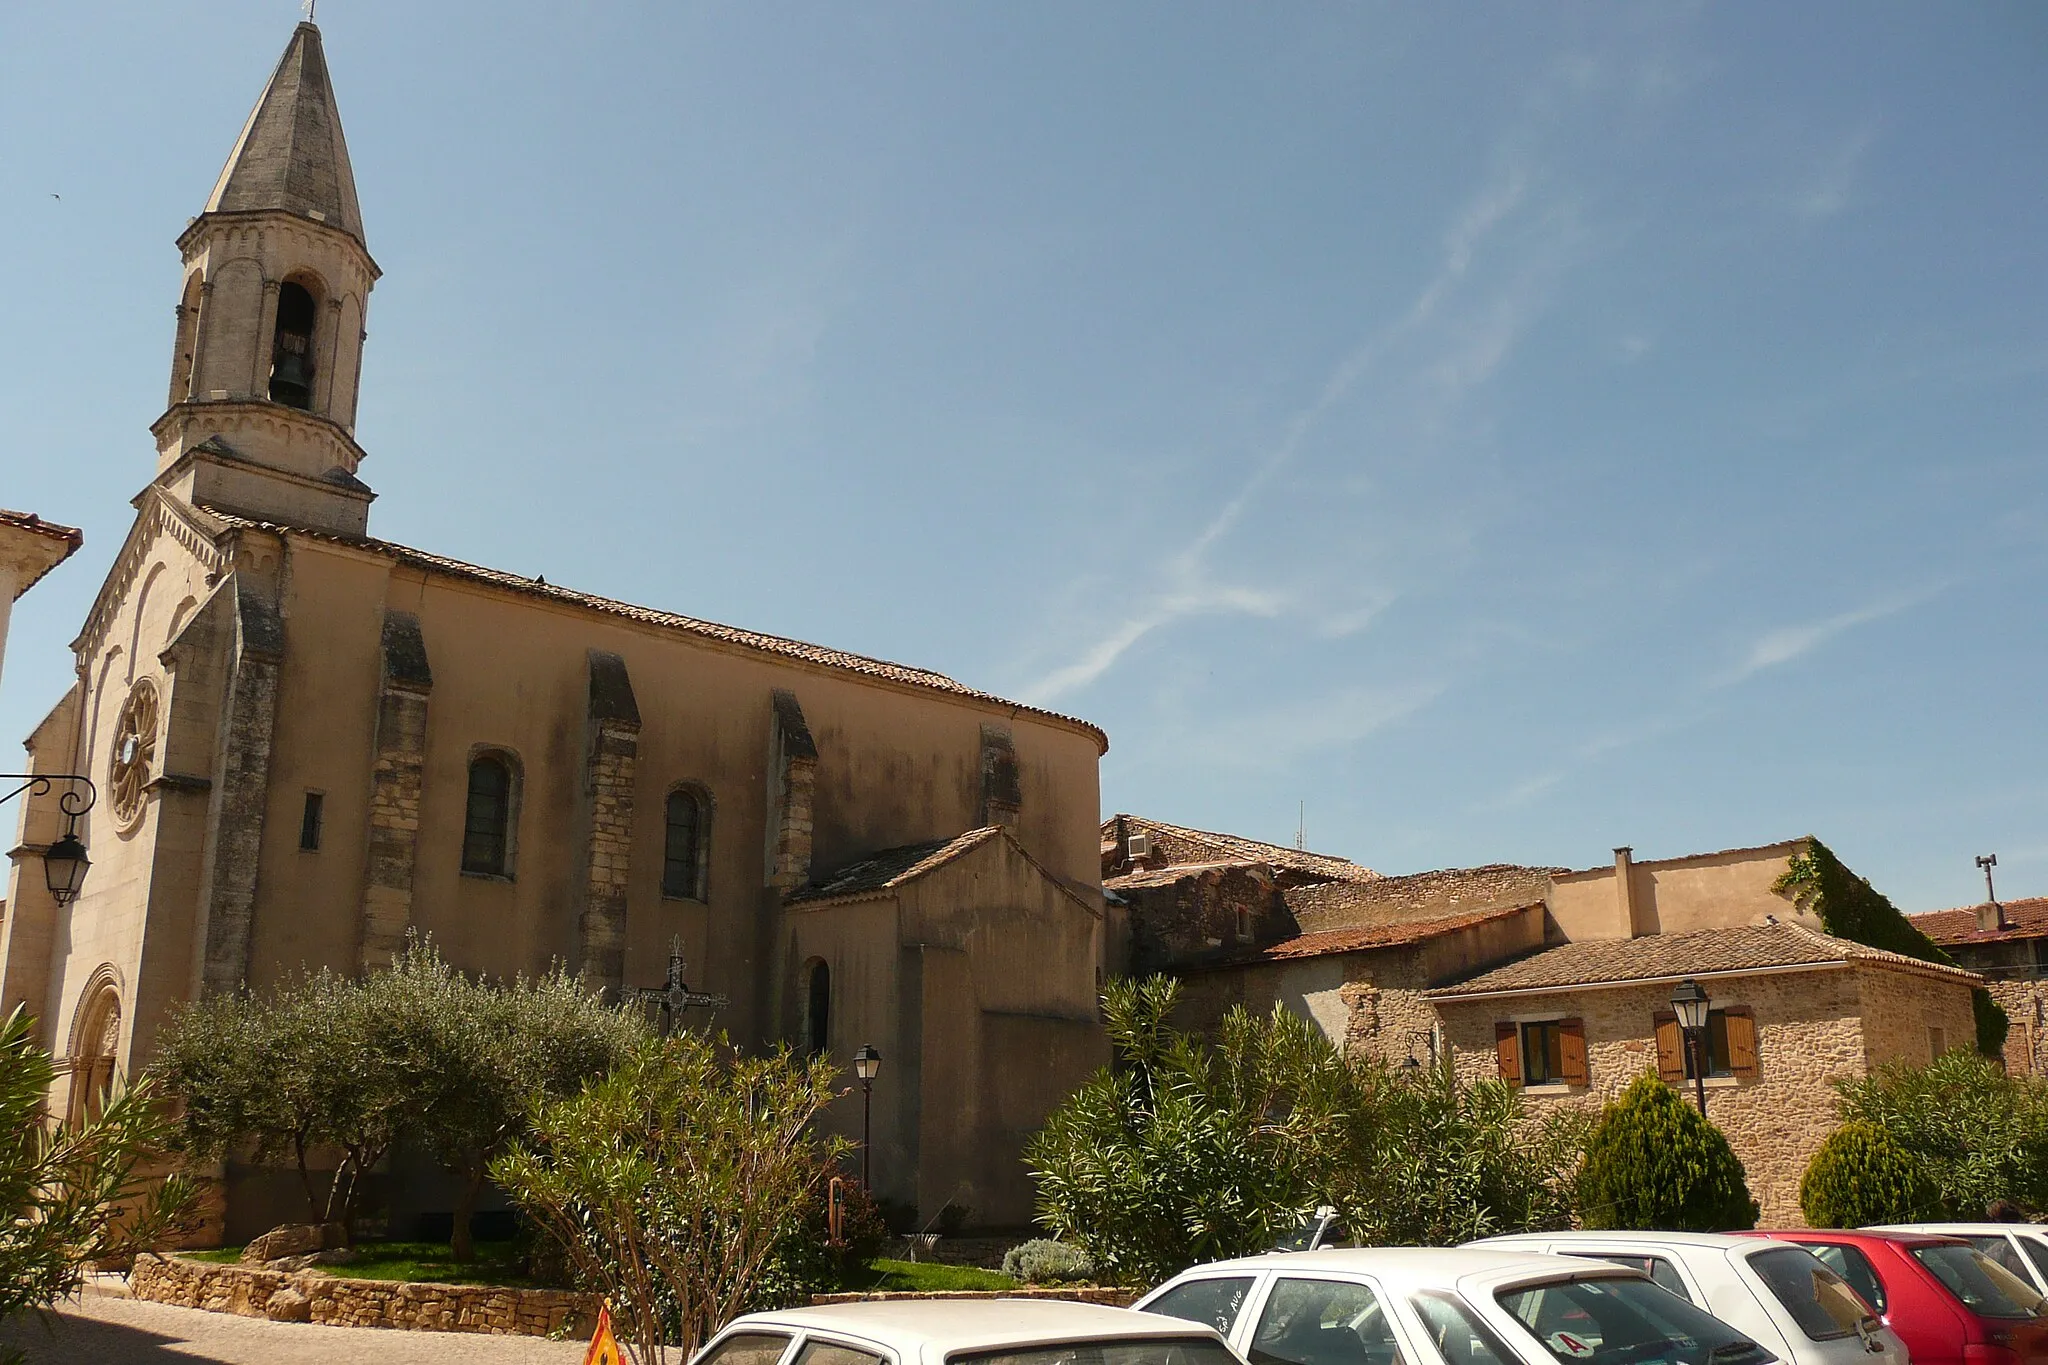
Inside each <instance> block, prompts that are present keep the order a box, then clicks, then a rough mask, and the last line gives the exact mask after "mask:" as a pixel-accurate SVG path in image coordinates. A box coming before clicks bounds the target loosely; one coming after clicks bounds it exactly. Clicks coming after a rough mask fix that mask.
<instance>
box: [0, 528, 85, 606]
mask: <svg viewBox="0 0 2048 1365" xmlns="http://www.w3.org/2000/svg"><path fill="white" fill-rule="evenodd" d="M0 526H7V527H12V528H13V529H14V530H17V531H26V532H28V533H29V534H30V535H33V536H41V537H43V538H44V539H45V540H48V541H49V542H50V544H49V545H48V546H47V547H43V550H42V552H43V553H45V554H46V555H47V558H46V559H45V561H44V562H43V563H42V564H41V565H39V566H37V565H34V559H35V556H34V555H30V556H27V558H28V559H29V561H30V565H29V567H34V569H35V572H34V573H33V574H31V575H30V577H29V579H28V581H27V582H24V583H17V584H15V585H14V595H15V596H16V597H19V596H21V595H22V594H23V593H25V592H27V591H28V590H29V589H30V588H33V587H34V586H35V585H36V584H37V583H39V582H41V581H42V577H43V575H44V574H46V573H48V572H49V571H50V570H52V569H54V568H56V567H57V566H58V565H59V564H62V563H63V562H64V561H65V560H67V559H69V558H71V556H72V554H73V552H75V551H76V550H77V549H78V547H79V546H81V545H83V544H85V533H84V532H83V531H80V530H79V529H78V528H77V527H76V526H59V525H58V524H57V523H56V522H54V521H44V520H43V519H42V518H41V517H39V516H37V515H36V514H35V513H33V512H10V511H8V510H7V509H6V508H4V507H0ZM34 543H35V542H33V541H31V542H29V544H30V545H33V544H34Z"/></svg>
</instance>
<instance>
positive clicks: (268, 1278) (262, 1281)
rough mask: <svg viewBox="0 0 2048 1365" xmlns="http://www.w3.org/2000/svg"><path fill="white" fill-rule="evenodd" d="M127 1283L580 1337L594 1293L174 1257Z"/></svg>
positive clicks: (262, 1312)
mask: <svg viewBox="0 0 2048 1365" xmlns="http://www.w3.org/2000/svg"><path fill="white" fill-rule="evenodd" d="M128 1288H129V1292H130V1293H131V1294H133V1295H134V1296H135V1297H136V1298H138V1299H147V1300H149V1301H150V1302H152V1303H168V1304H173V1305H176V1306H178V1307H181V1308H204V1309H207V1310H208V1311H210V1312H215V1313H233V1314H236V1315H238V1316H240V1317H245V1318H267V1317H273V1316H275V1317H280V1318H283V1317H289V1318H291V1319H294V1320H297V1321H306V1322H317V1323H326V1324H329V1325H331V1326H336V1327H395V1328H405V1329H409V1330H411V1331H416V1332H482V1333H487V1334H490V1335H493V1336H536V1337H537V1336H549V1335H568V1336H581V1335H584V1334H586V1333H588V1332H589V1331H590V1330H591V1326H592V1324H593V1323H594V1322H595V1321H596V1319H597V1300H596V1298H595V1297H594V1296H592V1295H588V1294H577V1293H572V1292H570V1291H568V1290H563V1289H503V1288H493V1287H490V1286H485V1285H455V1284H410V1283H403V1282H400V1281H397V1280H349V1279H342V1278H339V1277H337V1276H332V1275H323V1274H320V1273H319V1272H317V1271H311V1270H301V1271H296V1272H293V1273H286V1272H284V1271H281V1270H260V1269H256V1268H254V1267H251V1266H239V1265H214V1264H211V1263H209V1262H205V1261H192V1260H187V1259H185V1258H184V1257H182V1256H144V1257H141V1258H140V1259H138V1260H137V1261H136V1262H135V1270H134V1274H133V1275H132V1276H131V1277H130V1279H129V1282H128ZM280 1295H282V1296H283V1297H280ZM300 1300H303V1302H300Z"/></svg>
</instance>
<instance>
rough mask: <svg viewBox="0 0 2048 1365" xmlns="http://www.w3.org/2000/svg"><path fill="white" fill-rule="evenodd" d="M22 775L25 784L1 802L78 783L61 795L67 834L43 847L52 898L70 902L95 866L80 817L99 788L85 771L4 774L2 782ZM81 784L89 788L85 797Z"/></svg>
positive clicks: (59, 801)
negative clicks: (80, 831)
mask: <svg viewBox="0 0 2048 1365" xmlns="http://www.w3.org/2000/svg"><path fill="white" fill-rule="evenodd" d="M15 778H21V779H23V780H22V784H21V785H20V786H19V787H16V788H15V789H14V790H13V791H11V792H8V793H7V794H6V795H5V796H0V804H4V803H5V802H8V801H12V800H13V799H14V798H15V797H17V796H19V795H21V794H22V793H23V792H28V793H29V794H30V795H31V796H48V795H49V794H50V791H51V789H52V788H53V787H55V786H56V784H57V783H59V782H69V783H72V784H74V785H73V786H72V788H71V789H70V790H68V791H66V792H65V793H64V794H63V795H62V796H60V797H58V798H57V809H59V810H61V811H63V812H64V833H63V834H62V835H61V836H59V838H58V839H57V840H56V842H54V843H52V844H51V845H50V846H49V847H48V848H46V849H44V850H43V881H44V883H45V884H46V885H47V886H48V887H49V888H50V899H51V900H54V901H55V902H57V904H59V905H68V904H70V903H71V899H72V897H74V896H76V895H77V894H78V891H79V888H80V887H82V886H84V885H85V872H86V869H87V868H89V867H91V866H92V859H90V858H88V857H86V856H85V844H84V842H83V841H82V840H81V839H79V837H78V817H79V816H81V815H83V814H85V813H86V812H87V811H89V810H91V809H92V807H93V803H94V802H95V801H97V800H99V788H97V787H95V786H93V784H92V779H91V778H89V777H87V776H85V775H84V774H82V773H0V781H11V780H13V779H15ZM78 786H83V787H84V788H85V794H84V795H83V796H81V795H80V794H79V792H78Z"/></svg>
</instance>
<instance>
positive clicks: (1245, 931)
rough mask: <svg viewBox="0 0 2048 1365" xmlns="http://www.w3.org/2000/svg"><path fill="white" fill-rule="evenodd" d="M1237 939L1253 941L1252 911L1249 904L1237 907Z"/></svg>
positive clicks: (1243, 941) (1239, 940) (1241, 941)
mask: <svg viewBox="0 0 2048 1365" xmlns="http://www.w3.org/2000/svg"><path fill="white" fill-rule="evenodd" d="M1237 941H1238V942H1239V943H1250V942H1251V941H1252V912H1251V908H1250V907H1249V906H1243V905H1240V906H1238V907H1237Z"/></svg>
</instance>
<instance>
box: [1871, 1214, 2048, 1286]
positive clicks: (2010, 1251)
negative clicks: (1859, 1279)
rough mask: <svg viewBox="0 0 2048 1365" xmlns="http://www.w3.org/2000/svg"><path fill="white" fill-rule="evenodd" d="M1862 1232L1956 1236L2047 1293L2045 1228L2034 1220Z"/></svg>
mask: <svg viewBox="0 0 2048 1365" xmlns="http://www.w3.org/2000/svg"><path fill="white" fill-rule="evenodd" d="M1864 1231H1865V1232H1910V1233H1918V1234H1920V1235H1922V1236H1927V1237H1960V1238H1962V1239H1963V1240H1964V1241H1965V1242H1968V1243H1969V1244H1970V1245H1971V1246H1973V1247H1975V1248H1977V1250H1979V1251H1981V1252H1983V1253H1984V1254H1985V1255H1986V1256H1989V1257H1990V1258H1991V1259H1992V1260H1994V1261H1996V1262H1998V1263H1999V1264H2000V1265H2002V1266H2004V1267H2005V1268H2006V1269H2007V1270H2010V1271H2011V1272H2012V1273H2013V1274H2015V1275H2017V1276H2019V1277H2020V1278H2021V1279H2023V1280H2026V1281H2027V1282H2029V1283H2030V1284H2032V1285H2033V1286H2034V1288H2036V1289H2038V1290H2040V1291H2041V1292H2042V1293H2043V1294H2048V1227H2042V1226H2041V1225H2040V1224H2038V1223H1894V1224H1890V1225H1888V1226H1884V1227H1874V1228H1865V1229H1864Z"/></svg>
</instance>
